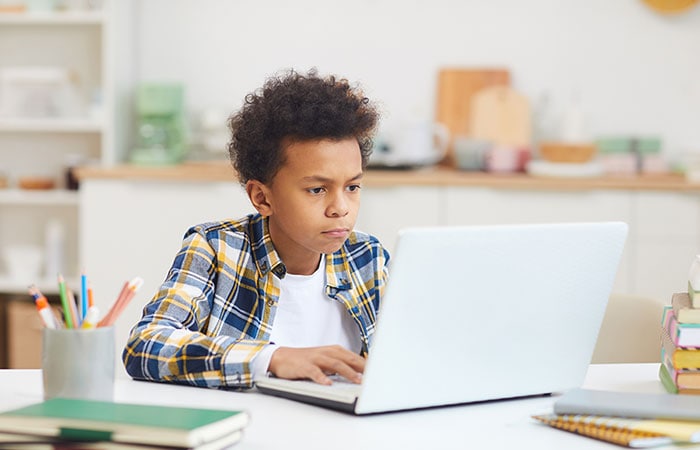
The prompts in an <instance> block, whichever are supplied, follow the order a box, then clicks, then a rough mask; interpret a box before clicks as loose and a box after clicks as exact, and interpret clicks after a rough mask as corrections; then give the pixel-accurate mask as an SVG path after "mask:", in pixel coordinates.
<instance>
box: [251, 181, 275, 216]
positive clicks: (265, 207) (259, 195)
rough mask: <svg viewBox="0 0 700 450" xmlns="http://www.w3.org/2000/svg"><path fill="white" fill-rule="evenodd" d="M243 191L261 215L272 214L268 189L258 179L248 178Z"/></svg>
mask: <svg viewBox="0 0 700 450" xmlns="http://www.w3.org/2000/svg"><path fill="white" fill-rule="evenodd" d="M245 191H246V193H248V198H249V199H250V203H252V204H253V207H254V208H255V209H256V210H257V211H258V212H259V213H260V214H261V215H263V216H269V215H270V214H272V206H271V205H270V202H269V193H270V190H269V189H268V188H267V186H265V184H263V183H261V182H260V181H258V180H248V181H247V182H246V184H245Z"/></svg>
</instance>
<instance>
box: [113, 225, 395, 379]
mask: <svg viewBox="0 0 700 450" xmlns="http://www.w3.org/2000/svg"><path fill="white" fill-rule="evenodd" d="M388 261H389V254H388V252H387V251H386V250H385V249H384V248H383V247H382V246H381V244H380V243H379V241H378V240H377V239H376V238H374V237H372V236H369V235H367V234H364V233H360V232H353V233H351V235H350V237H349V238H348V239H347V240H346V242H345V243H344V244H343V247H342V248H341V249H340V250H338V251H337V252H335V253H333V254H332V255H328V256H327V257H326V294H327V295H328V296H329V297H330V298H332V299H334V300H336V301H339V302H341V303H342V304H343V305H345V308H346V309H347V311H348V313H349V314H350V315H351V316H352V318H353V320H354V321H355V323H356V324H357V325H358V327H359V330H360V337H361V339H362V343H363V351H364V352H366V351H367V349H368V348H369V347H370V344H371V340H372V336H373V334H374V330H375V324H376V320H377V311H378V310H379V303H380V299H381V294H382V291H383V288H384V286H385V284H386V280H387V274H388V272H387V263H388ZM285 273H286V269H285V266H284V263H282V261H281V260H280V258H279V256H278V254H277V252H276V251H275V249H274V247H273V245H272V241H271V240H270V234H269V231H268V225H267V219H265V218H263V217H262V216H260V215H259V214H251V215H249V216H246V217H244V218H243V219H241V220H238V221H230V220H229V221H220V222H212V223H205V224H201V225H197V226H194V227H192V228H190V229H189V230H188V231H187V233H186V234H185V237H184V240H183V245H182V249H181V250H180V251H179V252H178V254H177V256H176V257H175V261H174V262H173V265H172V267H171V269H170V271H169V273H168V276H167V278H166V280H165V281H164V283H163V284H162V286H161V287H160V289H159V290H158V292H157V293H156V294H155V296H154V297H153V299H152V300H151V301H150V302H149V303H148V304H147V305H146V306H145V307H144V310H143V316H142V318H141V320H140V321H139V322H138V323H137V324H136V325H135V326H134V328H133V329H132V330H131V335H130V336H129V339H128V342H127V344H126V347H125V349H124V352H123V354H122V358H123V360H124V365H125V366H126V369H127V372H128V373H129V374H130V375H131V376H132V377H134V378H137V379H146V380H157V381H169V382H174V383H182V384H191V385H196V386H206V387H236V388H248V387H251V386H252V385H253V379H252V376H251V370H250V369H251V367H250V363H251V361H252V359H253V358H254V357H255V355H257V353H258V352H259V351H260V350H261V349H262V348H263V347H264V345H265V344H268V343H269V337H270V331H271V329H272V326H273V323H274V318H275V313H276V311H277V302H278V300H279V292H280V278H283V277H284V275H285Z"/></svg>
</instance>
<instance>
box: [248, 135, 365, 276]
mask: <svg viewBox="0 0 700 450" xmlns="http://www.w3.org/2000/svg"><path fill="white" fill-rule="evenodd" d="M361 178H362V157H361V154H360V147H359V145H358V143H357V140H356V139H354V138H351V139H344V140H340V141H333V140H327V139H323V140H312V141H299V142H294V143H292V144H290V145H288V146H287V148H286V149H285V150H284V163H283V164H282V167H281V168H280V169H279V171H278V172H277V174H276V175H275V176H274V178H273V179H272V181H271V182H270V183H268V184H266V185H261V187H260V189H261V191H262V192H264V194H265V202H266V205H265V206H264V207H263V208H260V207H258V210H259V211H260V212H261V213H262V214H263V215H266V216H269V225H270V236H271V238H272V242H273V243H274V245H275V249H276V250H277V252H278V253H279V255H280V257H281V258H282V260H283V261H284V263H285V265H286V267H287V270H288V271H289V272H290V273H296V274H309V273H313V271H314V270H315V269H316V268H317V267H318V261H319V257H320V254H321V253H333V252H335V251H336V250H338V249H339V248H340V247H341V246H342V245H343V242H345V240H346V239H347V237H348V235H349V234H350V232H351V231H352V229H353V227H354V226H355V220H356V219H357V212H358V210H359V207H360V180H361ZM249 192H250V191H249ZM253 200H254V199H253ZM254 203H255V200H254Z"/></svg>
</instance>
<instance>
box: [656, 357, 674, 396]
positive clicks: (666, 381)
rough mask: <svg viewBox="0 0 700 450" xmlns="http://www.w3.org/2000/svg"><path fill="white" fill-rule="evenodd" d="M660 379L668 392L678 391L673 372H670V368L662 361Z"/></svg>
mask: <svg viewBox="0 0 700 450" xmlns="http://www.w3.org/2000/svg"><path fill="white" fill-rule="evenodd" d="M659 380H661V384H662V385H663V386H664V389H666V392H668V393H669V394H677V393H678V387H677V386H676V383H674V382H673V378H672V377H671V374H670V373H668V370H667V369H666V366H665V365H664V364H663V363H661V365H660V366H659Z"/></svg>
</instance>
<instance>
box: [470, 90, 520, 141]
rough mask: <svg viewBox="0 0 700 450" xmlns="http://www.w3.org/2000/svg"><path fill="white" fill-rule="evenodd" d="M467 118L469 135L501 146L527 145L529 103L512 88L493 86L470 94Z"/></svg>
mask: <svg viewBox="0 0 700 450" xmlns="http://www.w3.org/2000/svg"><path fill="white" fill-rule="evenodd" d="M470 117H471V119H470V127H469V136H470V137H472V138H474V139H483V140H487V141H491V142H493V143H494V144H495V145H497V146H502V147H513V148H530V145H531V137H532V124H531V117H530V102H529V101H528V99H527V97H525V96H524V95H522V94H520V93H519V92H517V91H515V90H514V89H512V88H510V87H508V86H492V87H488V88H484V89H482V90H480V91H479V92H478V93H476V94H475V95H474V96H473V97H472V101H471V115H470Z"/></svg>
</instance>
